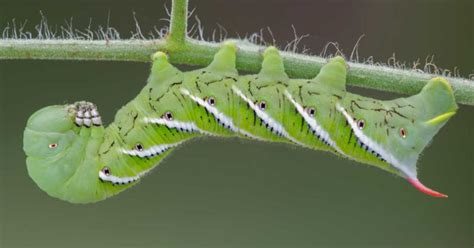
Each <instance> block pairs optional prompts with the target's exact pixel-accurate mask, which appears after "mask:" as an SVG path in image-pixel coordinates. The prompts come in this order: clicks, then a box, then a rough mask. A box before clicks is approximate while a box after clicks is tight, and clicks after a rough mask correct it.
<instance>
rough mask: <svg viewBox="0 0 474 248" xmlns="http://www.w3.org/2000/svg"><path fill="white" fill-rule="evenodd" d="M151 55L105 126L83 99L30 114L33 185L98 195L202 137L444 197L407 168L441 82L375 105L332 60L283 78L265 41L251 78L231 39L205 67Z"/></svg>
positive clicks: (432, 122) (440, 105)
mask: <svg viewBox="0 0 474 248" xmlns="http://www.w3.org/2000/svg"><path fill="white" fill-rule="evenodd" d="M152 59H153V64H152V68H151V75H150V77H149V79H148V84H147V85H146V86H145V88H144V89H143V90H142V91H141V92H140V94H139V95H138V96H137V97H136V98H135V99H134V100H132V101H131V102H129V103H128V104H127V105H125V106H124V107H122V108H121V109H120V110H119V111H118V113H117V114H116V117H115V121H114V122H113V123H112V124H110V125H109V126H108V127H107V128H104V127H103V126H102V121H101V118H100V116H99V113H98V111H97V108H96V106H95V105H94V104H92V103H87V102H78V103H75V104H72V105H57V106H49V107H46V108H43V109H41V110H39V111H37V112H36V113H34V114H33V115H32V116H31V117H30V118H29V120H28V123H27V127H26V129H25V132H24V151H25V153H26V155H27V157H28V158H27V166H28V172H29V175H30V176H31V178H33V180H34V181H35V182H36V183H37V184H38V186H39V187H40V188H41V189H43V190H44V191H46V192H47V193H48V194H49V195H51V196H53V197H57V198H60V199H63V200H66V201H69V202H73V203H88V202H96V201H100V200H103V199H105V198H107V197H110V196H112V195H115V194H117V193H119V192H121V191H123V190H125V189H126V188H128V187H131V186H132V185H134V184H136V183H137V182H138V181H139V180H140V179H141V178H142V177H143V176H144V175H145V174H146V173H148V172H149V171H151V170H152V169H153V168H154V167H155V166H157V165H158V164H159V163H160V161H161V160H162V159H163V158H164V157H166V156H167V155H168V154H169V153H170V152H171V151H172V150H173V149H174V148H175V147H177V146H178V145H180V144H182V143H183V142H185V141H186V140H189V139H191V138H195V137H199V136H203V135H211V136H224V137H231V136H239V137H242V138H246V139H254V140H262V141H273V142H285V143H290V144H294V145H297V146H302V147H307V148H311V149H317V150H324V151H329V152H332V153H334V154H336V155H338V156H342V157H345V158H349V159H353V160H356V161H359V162H361V163H366V164H370V165H374V166H376V167H379V168H381V169H383V170H386V171H388V172H390V173H393V174H396V175H399V176H401V177H403V178H406V179H407V180H408V181H409V182H410V183H411V184H412V185H414V186H415V187H416V188H417V189H419V190H420V191H422V192H424V193H426V194H429V195H432V196H435V197H446V196H445V195H443V194H441V193H438V192H436V191H433V190H431V189H429V188H427V187H425V186H424V185H423V184H421V183H420V181H419V180H418V179H417V171H416V162H417V159H418V157H419V154H420V153H421V151H422V150H423V149H424V147H425V146H426V145H427V144H428V143H429V142H430V140H431V139H432V137H433V136H434V135H435V134H436V133H437V132H438V130H439V129H440V128H441V127H442V126H443V125H444V124H445V123H446V121H447V120H448V119H449V118H450V117H451V116H452V115H454V114H455V112H456V110H457V105H456V102H455V100H454V96H453V92H452V89H451V86H450V85H449V83H448V82H447V81H446V80H445V79H443V78H434V79H432V80H430V81H429V82H428V84H426V86H425V87H424V88H423V89H422V91H421V92H420V93H419V94H417V95H414V96H411V97H407V98H399V99H395V100H390V101H380V100H375V99H371V98H367V97H363V96H359V95H355V94H351V93H349V92H347V91H346V87H345V82H346V70H347V65H346V62H345V61H344V59H343V58H341V57H335V58H332V59H331V60H330V61H329V62H328V63H327V64H326V65H325V66H324V67H323V68H322V69H321V71H320V73H319V74H318V75H317V76H316V77H315V78H313V79H290V78H289V77H288V76H287V75H286V73H285V70H284V66H283V62H282V58H281V57H280V55H279V52H278V50H277V49H276V48H274V47H269V48H267V49H266V50H265V52H264V53H263V63H262V68H261V71H260V72H259V73H258V74H255V75H239V74H238V72H237V70H236V68H235V59H236V45H235V44H233V43H230V42H227V43H224V45H223V46H222V47H221V49H220V50H219V51H218V52H217V53H216V55H215V57H214V60H213V61H212V63H211V64H210V65H209V66H207V67H206V68H204V69H199V70H194V71H188V72H181V71H179V70H178V69H176V68H175V67H173V66H172V65H171V64H170V63H168V60H167V56H166V55H165V54H164V53H162V52H157V53H155V54H154V55H153V57H152Z"/></svg>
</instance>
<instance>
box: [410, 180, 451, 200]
mask: <svg viewBox="0 0 474 248" xmlns="http://www.w3.org/2000/svg"><path fill="white" fill-rule="evenodd" d="M407 181H408V182H409V183H410V184H411V185H413V187H415V188H416V189H417V190H419V191H421V192H422V193H425V194H427V195H429V196H433V197H438V198H448V196H447V195H445V194H443V193H440V192H437V191H434V190H432V189H430V188H428V187H426V186H425V185H423V184H422V183H421V182H420V180H418V178H407Z"/></svg>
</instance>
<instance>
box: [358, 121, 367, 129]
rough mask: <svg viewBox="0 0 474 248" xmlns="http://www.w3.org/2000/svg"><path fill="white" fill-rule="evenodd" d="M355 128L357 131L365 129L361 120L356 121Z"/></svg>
mask: <svg viewBox="0 0 474 248" xmlns="http://www.w3.org/2000/svg"><path fill="white" fill-rule="evenodd" d="M357 127H359V129H361V130H362V129H364V127H365V121H364V120H362V119H361V120H358V121H357Z"/></svg>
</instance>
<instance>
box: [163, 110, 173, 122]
mask: <svg viewBox="0 0 474 248" xmlns="http://www.w3.org/2000/svg"><path fill="white" fill-rule="evenodd" d="M164 117H165V119H166V120H168V121H172V120H173V114H172V113H171V112H169V111H168V112H166V113H165V114H164Z"/></svg>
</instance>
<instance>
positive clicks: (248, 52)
mask: <svg viewBox="0 0 474 248" xmlns="http://www.w3.org/2000/svg"><path fill="white" fill-rule="evenodd" d="M188 41H189V42H187V43H186V44H182V45H181V46H180V47H179V49H176V48H175V47H174V46H169V45H168V41H165V40H112V41H90V40H14V39H6V40H0V60H2V59H54V60H108V61H136V62H149V61H150V56H151V54H153V53H154V52H156V51H164V52H166V53H168V54H169V55H170V61H171V62H172V63H174V64H185V65H196V66H205V65H207V64H209V63H210V62H211V60H212V58H213V56H214V54H215V53H216V52H217V49H218V47H219V44H216V43H211V42H203V41H197V40H192V39H189V40H188ZM237 45H238V46H239V52H238V55H237V68H238V69H239V70H243V71H248V72H258V71H259V70H260V64H261V61H262V56H261V50H262V47H259V46H248V45H246V44H237ZM282 56H283V58H284V61H285V69H286V71H287V73H288V75H290V77H294V78H296V77H299V78H312V77H314V76H315V75H317V73H318V72H319V70H320V69H321V67H322V66H323V65H324V64H326V59H325V58H322V57H318V56H307V55H300V54H293V53H288V52H282ZM348 64H349V67H350V68H349V71H348V85H353V86H357V87H363V88H370V89H376V90H381V91H387V92H395V93H402V94H414V93H417V92H419V91H420V90H421V88H422V87H423V86H424V85H425V84H426V82H427V81H428V80H429V79H430V78H432V77H435V76H438V75H435V74H428V73H420V72H417V71H414V70H402V69H395V68H390V67H385V66H375V65H367V64H360V63H348ZM448 81H449V82H450V83H451V84H452V86H453V89H454V95H455V97H456V101H457V102H458V103H461V104H467V105H473V106H474V81H473V80H468V79H462V78H448Z"/></svg>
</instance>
